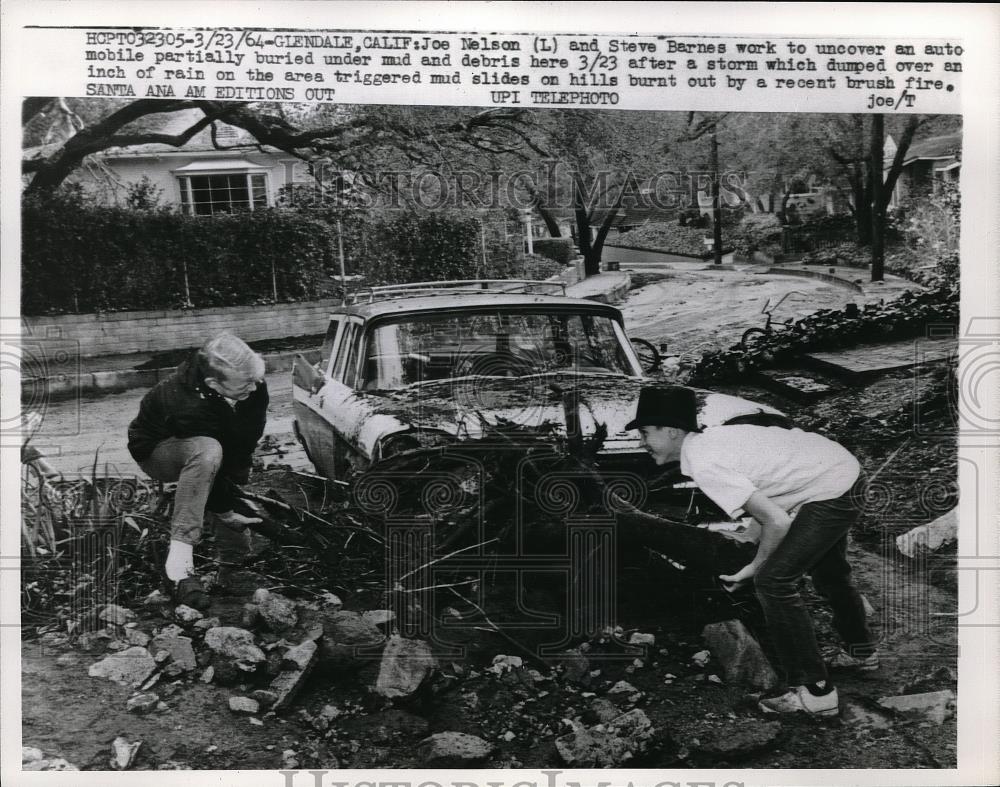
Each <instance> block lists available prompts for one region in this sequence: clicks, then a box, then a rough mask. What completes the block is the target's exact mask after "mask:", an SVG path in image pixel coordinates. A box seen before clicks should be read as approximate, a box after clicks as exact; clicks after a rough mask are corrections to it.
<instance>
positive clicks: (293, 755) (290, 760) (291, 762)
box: [281, 749, 299, 770]
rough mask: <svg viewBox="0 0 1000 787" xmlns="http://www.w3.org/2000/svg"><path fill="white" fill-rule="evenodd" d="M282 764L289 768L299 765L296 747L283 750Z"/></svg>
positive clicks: (292, 768)
mask: <svg viewBox="0 0 1000 787" xmlns="http://www.w3.org/2000/svg"><path fill="white" fill-rule="evenodd" d="M281 764H282V765H283V766H284V767H285V768H287V769H288V770H295V769H296V768H298V767H299V753H298V752H297V751H295V750H294V749H285V750H284V751H283V752H281Z"/></svg>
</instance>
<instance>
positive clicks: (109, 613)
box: [97, 604, 135, 626]
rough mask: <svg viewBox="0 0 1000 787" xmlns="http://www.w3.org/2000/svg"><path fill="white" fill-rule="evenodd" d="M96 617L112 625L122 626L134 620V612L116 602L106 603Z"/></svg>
mask: <svg viewBox="0 0 1000 787" xmlns="http://www.w3.org/2000/svg"><path fill="white" fill-rule="evenodd" d="M97 617H98V618H100V619H101V620H103V621H104V622H105V623H109V624H111V625H113V626H124V625H125V624H126V623H131V622H132V621H133V620H135V613H134V612H133V611H132V610H130V609H126V608H125V607H119V606H118V605H117V604H108V605H107V606H106V607H105V608H104V609H102V610H101V612H100V614H99V615H98V616H97Z"/></svg>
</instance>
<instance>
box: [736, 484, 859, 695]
mask: <svg viewBox="0 0 1000 787" xmlns="http://www.w3.org/2000/svg"><path fill="white" fill-rule="evenodd" d="M863 489H864V481H863V479H862V478H859V479H858V481H857V482H856V483H855V484H854V487H853V488H852V489H851V490H850V491H848V492H846V493H844V494H843V495H841V496H840V497H837V498H834V499H832V500H822V501H819V502H815V503H806V504H805V505H803V506H802V508H800V509H799V513H798V514H797V515H796V517H795V519H793V520H792V524H791V526H790V527H789V529H788V533H787V535H786V536H785V538H784V539H783V540H782V541H781V543H780V544H778V546H777V548H776V549H775V550H774V552H772V553H771V556H770V557H769V558H768V559H767V560H766V561H765V562H764V564H763V565H762V566H761V567H760V568H759V569H758V571H757V575H756V576H755V577H754V587H755V588H756V592H757V598H758V599H759V600H760V604H761V607H762V608H763V610H764V619H765V621H766V622H767V630H768V634H769V635H770V638H771V642H772V643H773V645H774V650H775V653H776V654H777V656H778V659H779V661H780V662H781V666H782V668H783V669H784V671H785V677H786V681H787V685H789V686H799V685H802V684H806V683H816V682H818V681H821V680H826V679H827V672H826V665H825V664H824V663H823V657H822V656H821V655H820V652H819V646H818V645H817V643H816V633H815V631H814V630H813V624H812V618H811V617H810V615H809V611H808V610H807V609H806V606H805V603H804V602H803V600H802V596H801V595H800V593H799V581H800V580H801V579H802V577H803V576H804V575H805V574H806V573H808V574H809V575H810V576H811V577H812V580H813V585H814V586H815V587H816V590H817V592H818V593H819V594H820V595H822V596H823V597H824V598H825V599H826V600H827V602H828V603H829V604H830V607H831V608H832V610H833V626H834V628H835V629H836V630H837V633H838V634H839V635H840V638H841V640H842V641H843V644H844V647H845V648H846V649H847V650H848V652H850V653H851V654H852V655H854V656H867V655H870V654H871V653H873V652H874V650H875V641H874V638H873V637H872V635H871V631H869V629H868V623H867V621H866V620H865V608H864V603H863V602H862V601H861V595H860V594H859V593H858V591H857V589H856V588H855V587H854V586H853V585H852V584H851V566H850V564H849V563H848V562H847V534H848V532H849V531H850V529H851V527H852V526H853V525H854V524H855V523H856V522H857V521H858V517H859V516H860V513H861V509H860V501H861V500H862V499H863V498H862V494H863Z"/></svg>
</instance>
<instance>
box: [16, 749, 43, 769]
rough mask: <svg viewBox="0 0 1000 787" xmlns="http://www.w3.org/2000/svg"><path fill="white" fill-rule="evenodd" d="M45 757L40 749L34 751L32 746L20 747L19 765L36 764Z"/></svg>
mask: <svg viewBox="0 0 1000 787" xmlns="http://www.w3.org/2000/svg"><path fill="white" fill-rule="evenodd" d="M44 757H45V754H44V753H43V752H42V750H41V749H36V748H35V747H34V746H22V747H21V764H22V765H23V764H24V763H26V762H37V761H38V760H41V759H43V758H44Z"/></svg>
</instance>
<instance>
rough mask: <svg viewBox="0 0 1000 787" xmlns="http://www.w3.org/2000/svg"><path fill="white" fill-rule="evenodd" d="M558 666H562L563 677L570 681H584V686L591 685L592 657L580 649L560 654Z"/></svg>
mask: <svg viewBox="0 0 1000 787" xmlns="http://www.w3.org/2000/svg"><path fill="white" fill-rule="evenodd" d="M556 666H557V667H562V671H563V678H564V679H565V680H568V681H569V682H570V683H582V684H583V685H584V686H589V685H590V680H591V675H590V659H588V658H587V657H586V656H584V655H583V653H581V652H580V651H579V650H576V649H573V650H568V651H566V652H565V653H561V654H560V655H559V661H558V662H557V664H556Z"/></svg>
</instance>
